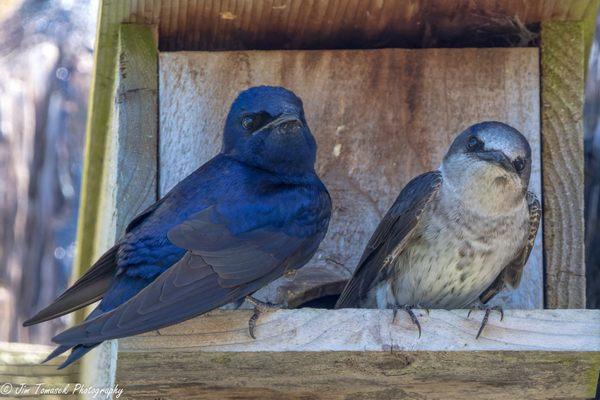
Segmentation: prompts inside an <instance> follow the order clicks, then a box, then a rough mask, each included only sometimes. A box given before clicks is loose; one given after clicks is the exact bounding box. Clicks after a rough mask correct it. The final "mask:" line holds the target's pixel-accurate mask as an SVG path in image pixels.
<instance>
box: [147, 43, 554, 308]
mask: <svg viewBox="0 0 600 400" xmlns="http://www.w3.org/2000/svg"><path fill="white" fill-rule="evenodd" d="M537 56H538V52H537V50H536V49H460V50H459V49H455V50H454V49H446V50H440V49H437V50H433V49H432V50H399V49H387V50H368V51H367V50H356V51H288V52H286V51H270V52H179V53H161V54H160V68H159V69H160V93H161V95H160V99H159V101H160V131H161V140H160V176H161V179H160V193H161V195H164V194H165V193H166V192H167V191H168V190H169V189H170V188H171V187H173V185H175V184H176V183H177V182H179V181H180V180H181V179H183V178H184V177H185V176H186V175H187V174H189V173H190V172H192V171H193V170H194V169H195V168H197V167H198V166H200V165H201V164H203V163H204V162H206V161H208V160H209V159H210V158H211V157H213V156H214V155H215V154H216V153H217V152H218V151H219V148H220V143H221V135H222V130H223V123H224V119H225V117H226V114H227V111H228V108H229V105H230V103H231V102H232V101H233V99H234V98H235V96H236V94H237V93H238V92H239V91H241V90H243V89H245V88H247V87H248V86H252V85H259V84H271V85H282V86H285V87H288V88H290V89H292V90H293V91H295V92H296V93H297V94H298V95H299V96H300V97H301V98H302V99H303V100H304V106H305V111H306V116H307V121H308V123H309V125H310V127H311V129H312V131H313V133H314V134H315V137H316V139H317V143H318V145H319V150H318V160H317V172H318V173H319V175H320V176H321V178H322V179H323V181H324V182H325V184H326V185H327V187H328V189H329V191H330V193H331V196H332V199H333V208H334V210H333V219H332V222H331V224H330V228H329V232H328V234H327V237H326V238H325V241H324V242H323V244H322V245H321V248H320V250H319V251H318V253H317V254H316V256H315V257H314V258H313V260H312V261H311V262H310V263H309V264H308V265H306V266H305V267H304V268H302V269H301V270H300V271H299V272H298V273H297V274H296V276H295V277H293V278H282V279H280V280H278V281H277V282H276V283H274V284H273V285H270V286H269V287H267V288H266V289H264V290H262V291H261V292H260V295H262V296H263V297H264V298H266V299H268V300H270V301H273V302H276V303H280V302H284V303H287V304H288V305H290V306H295V305H297V304H299V303H302V302H304V301H307V300H310V299H311V298H314V297H315V296H318V295H319V294H322V293H331V292H336V291H337V292H338V293H339V290H340V289H341V287H342V285H343V281H344V280H346V279H348V278H349V277H350V275H351V272H352V271H353V269H354V268H355V267H356V264H357V262H358V259H359V257H360V254H361V253H362V250H363V247H364V246H365V244H366V243H367V241H368V239H369V237H370V235H371V234H372V232H373V231H374V230H375V228H376V226H377V224H378V222H379V220H380V219H381V217H382V216H383V214H384V213H385V212H386V210H387V209H388V208H389V206H390V205H391V204H392V203H393V201H394V199H395V198H396V196H397V195H398V193H399V192H400V190H401V188H402V187H403V186H404V185H405V184H406V183H407V182H408V181H409V180H410V179H411V178H412V177H414V176H416V175H418V174H420V173H423V172H425V171H428V170H431V169H435V168H437V167H438V165H439V163H440V162H441V159H442V157H443V155H444V153H445V152H446V150H447V148H448V145H449V144H450V142H451V141H452V139H453V138H454V136H455V135H456V134H458V133H459V132H461V131H462V130H463V129H465V128H466V127H468V126H469V125H471V124H473V123H476V122H480V121H483V120H499V121H503V122H507V123H509V124H511V125H513V126H515V127H516V128H517V129H519V130H520V131H521V132H523V133H524V134H525V136H526V137H527V138H528V139H529V141H530V143H531V145H532V149H533V169H532V180H531V189H532V190H533V191H534V192H535V193H536V194H537V195H538V196H541V194H540V151H539V150H540V145H539V142H540V137H539V73H538V71H539V66H538V57H537ZM542 271H543V269H542V257H541V239H539V237H538V241H537V243H536V246H535V248H534V250H533V252H532V256H531V257H530V261H529V264H528V266H527V267H526V268H525V275H524V278H523V281H522V282H521V285H520V287H519V289H518V290H516V291H511V292H504V293H502V294H501V295H499V298H498V300H497V302H500V303H502V304H504V306H506V307H508V308H542V307H543V287H542V285H543V283H542V276H543V272H542Z"/></svg>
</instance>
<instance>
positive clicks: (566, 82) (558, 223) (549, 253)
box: [541, 22, 586, 308]
mask: <svg viewBox="0 0 600 400" xmlns="http://www.w3.org/2000/svg"><path fill="white" fill-rule="evenodd" d="M585 61H586V60H585V43H584V30H583V24H582V23H576V22H552V23H544V24H543V25H542V43H541V68H542V70H541V72H542V91H541V99H542V165H543V168H542V182H543V188H544V196H543V197H544V202H543V204H544V206H543V209H544V227H543V232H544V244H545V245H544V260H545V276H546V285H545V286H546V306H547V307H548V308H585V256H584V214H583V200H584V188H583V185H584V175H583V103H584V85H585V69H586V62H585Z"/></svg>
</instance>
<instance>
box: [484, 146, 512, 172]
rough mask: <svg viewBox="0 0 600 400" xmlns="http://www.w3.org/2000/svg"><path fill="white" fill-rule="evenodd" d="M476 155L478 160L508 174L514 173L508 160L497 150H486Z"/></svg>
mask: <svg viewBox="0 0 600 400" xmlns="http://www.w3.org/2000/svg"><path fill="white" fill-rule="evenodd" d="M476 154H477V157H478V158H479V159H480V160H483V161H487V162H490V163H492V164H496V165H498V166H500V167H502V168H504V169H505V170H507V171H509V172H516V170H515V167H514V166H513V164H512V162H511V161H510V158H508V157H507V156H506V154H504V153H503V152H501V151H499V150H486V151H482V152H479V153H476Z"/></svg>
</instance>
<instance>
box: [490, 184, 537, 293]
mask: <svg viewBox="0 0 600 400" xmlns="http://www.w3.org/2000/svg"><path fill="white" fill-rule="evenodd" d="M527 203H528V205H529V235H528V236H527V240H526V241H525V244H524V246H523V248H522V249H521V251H520V252H519V253H518V254H517V256H516V257H515V258H514V259H513V260H512V261H511V262H510V263H509V264H508V265H507V266H506V267H505V268H504V269H503V270H502V272H501V273H500V275H498V277H497V278H496V280H495V281H494V282H493V283H492V284H491V285H490V287H488V288H487V289H486V290H485V291H484V292H483V293H482V294H481V296H479V300H481V302H482V303H484V304H485V303H487V302H488V301H490V299H491V298H492V297H494V296H495V295H496V294H497V293H498V292H500V291H501V290H502V289H503V288H504V286H505V285H506V284H508V285H509V286H510V287H512V288H516V287H517V286H519V282H520V281H521V276H522V275H523V268H524V267H525V263H526V262H527V259H528V258H529V254H530V253H531V249H533V244H534V242H535V237H536V235H537V231H538V228H539V226H540V219H541V217H542V206H541V205H540V201H539V200H538V199H537V197H536V196H535V194H533V193H531V192H527Z"/></svg>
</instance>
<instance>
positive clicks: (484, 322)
mask: <svg viewBox="0 0 600 400" xmlns="http://www.w3.org/2000/svg"><path fill="white" fill-rule="evenodd" d="M476 309H477V310H485V314H484V315H483V320H482V321H481V326H480V327H479V331H477V336H475V339H479V336H481V332H483V328H485V326H486V325H487V323H488V319H489V318H490V314H491V312H492V311H498V312H499V313H500V321H502V320H503V319H504V310H503V309H502V307H500V306H493V307H478V308H476ZM471 311H473V310H472V309H471V310H469V313H468V314H467V318H469V317H470V316H471Z"/></svg>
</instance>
